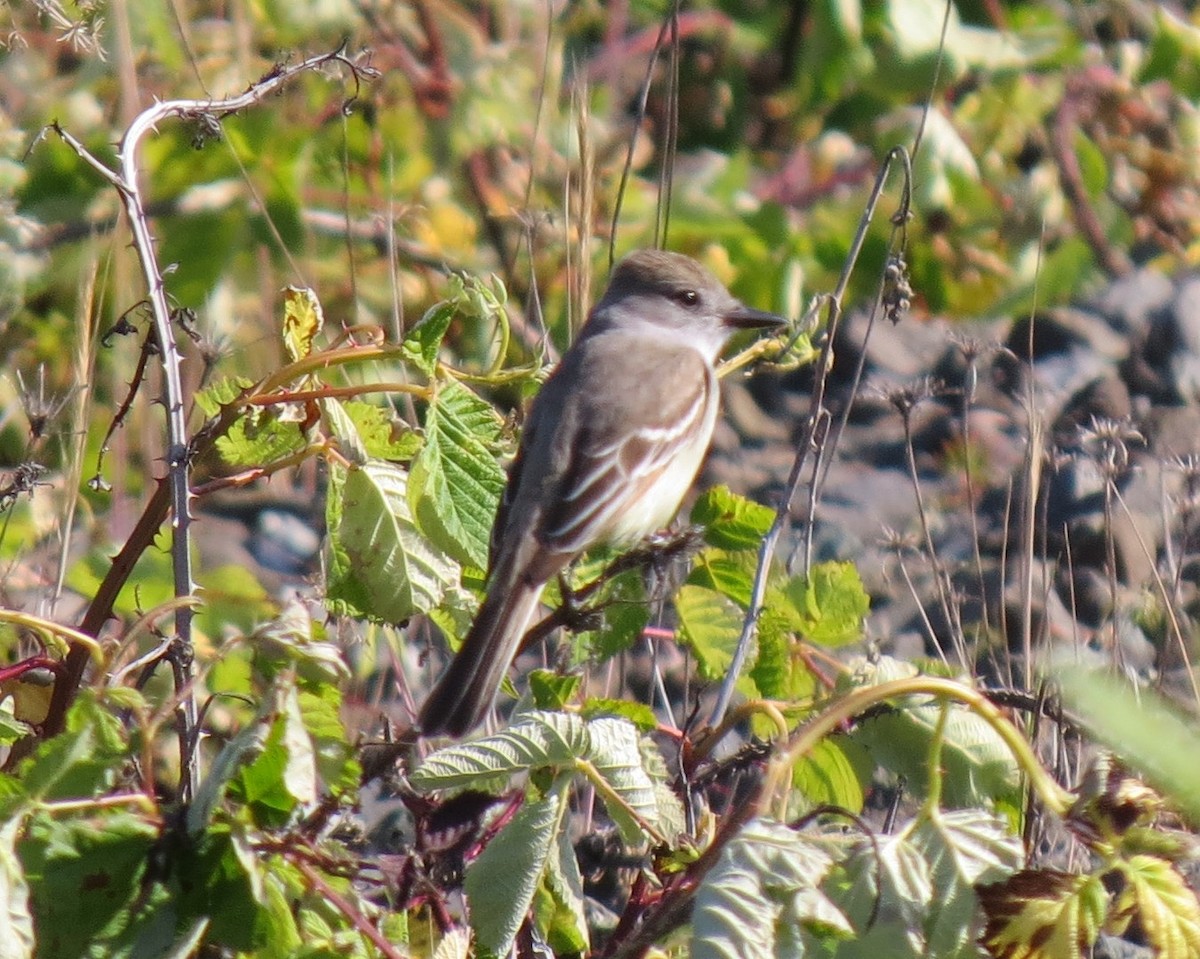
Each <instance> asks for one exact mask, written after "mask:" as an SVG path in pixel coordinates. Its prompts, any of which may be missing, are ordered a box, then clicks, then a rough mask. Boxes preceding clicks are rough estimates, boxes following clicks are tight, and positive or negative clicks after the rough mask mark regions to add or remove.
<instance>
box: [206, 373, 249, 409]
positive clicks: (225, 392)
mask: <svg viewBox="0 0 1200 959" xmlns="http://www.w3.org/2000/svg"><path fill="white" fill-rule="evenodd" d="M253 386H254V380H251V379H247V378H246V377H244V376H233V377H228V378H226V379H223V380H217V381H216V382H215V383H213V384H211V385H210V386H206V387H205V388H204V389H202V390H199V391H197V393H196V405H197V406H198V407H200V409H201V410H202V411H203V413H204V415H205V416H216V415H217V414H218V413H219V412H221V407H223V406H228V405H229V404H230V403H233V402H235V401H237V400H239V399H241V398H242V397H243V396H244V395H245V394H246V391H247V390H249V389H251V388H252V387H253Z"/></svg>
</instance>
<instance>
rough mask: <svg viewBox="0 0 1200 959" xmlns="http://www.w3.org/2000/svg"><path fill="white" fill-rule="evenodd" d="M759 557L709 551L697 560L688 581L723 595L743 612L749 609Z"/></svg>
mask: <svg viewBox="0 0 1200 959" xmlns="http://www.w3.org/2000/svg"><path fill="white" fill-rule="evenodd" d="M757 565H758V557H757V554H755V553H751V552H748V551H741V552H730V551H728V550H723V549H713V548H709V549H706V550H704V551H703V552H702V553H701V554H700V555H699V556H697V557H696V562H695V565H694V566H692V571H691V572H690V573H689V574H688V578H687V581H688V582H689V583H691V584H693V585H695V586H704V587H705V588H707V589H712V590H716V591H717V592H718V593H724V594H725V595H726V596H728V597H729V598H730V599H732V600H733V601H734V602H735V603H737V604H738V605H739V606H741V607H742V608H743V609H745V608H746V607H748V606H749V605H750V594H751V592H752V591H753V589H754V571H755V567H756V566H757Z"/></svg>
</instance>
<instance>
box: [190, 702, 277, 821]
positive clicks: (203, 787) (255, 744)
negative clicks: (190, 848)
mask: <svg viewBox="0 0 1200 959" xmlns="http://www.w3.org/2000/svg"><path fill="white" fill-rule="evenodd" d="M270 731H271V727H270V723H269V722H268V714H267V713H265V712H264V713H262V714H260V715H259V716H258V717H256V718H255V720H254V721H253V722H251V723H248V724H247V725H246V726H244V727H243V728H242V729H241V730H239V731H238V733H237V735H235V736H234V737H233V739H231V740H230V741H229V742H227V743H226V744H225V745H224V747H222V749H221V751H220V752H219V753H217V758H216V759H215V760H213V763H212V765H211V766H209V767H208V775H206V776H205V777H204V779H203V780H201V782H200V785H199V787H198V788H197V789H196V797H195V799H194V800H193V801H192V803H191V805H189V806H188V808H187V815H186V817H185V820H184V822H185V824H186V826H187V831H188V834H189V835H191V836H193V837H194V836H199V835H200V834H201V833H203V832H204V830H205V829H206V828H208V824H209V823H210V822H211V821H212V816H213V813H214V812H215V811H216V808H217V805H218V804H219V803H220V801H221V799H222V798H223V797H224V795H225V790H226V789H227V788H228V786H229V780H230V779H232V778H233V776H234V775H235V774H236V773H237V771H238V770H239V769H240V768H241V767H242V765H243V763H246V762H249V761H251V760H252V759H253V758H254V757H255V756H257V755H259V754H260V753H261V752H262V750H263V748H264V747H265V746H266V744H267V737H268V735H270Z"/></svg>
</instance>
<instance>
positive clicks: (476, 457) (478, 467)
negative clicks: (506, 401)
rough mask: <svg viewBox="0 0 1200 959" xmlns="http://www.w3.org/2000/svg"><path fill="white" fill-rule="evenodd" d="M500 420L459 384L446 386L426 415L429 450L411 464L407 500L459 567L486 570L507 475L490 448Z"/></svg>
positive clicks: (434, 540) (430, 535) (429, 533)
mask: <svg viewBox="0 0 1200 959" xmlns="http://www.w3.org/2000/svg"><path fill="white" fill-rule="evenodd" d="M500 425H501V424H500V419H499V417H498V416H497V414H496V411H495V410H493V409H492V408H491V407H490V406H489V405H488V404H487V403H485V402H484V401H483V400H481V399H480V398H479V397H478V396H476V395H475V394H474V393H472V392H471V391H470V390H468V389H467V388H466V387H465V386H463V385H461V384H459V383H449V384H447V385H446V386H444V387H442V388H441V389H440V390H439V391H438V394H437V398H436V399H435V400H434V401H433V402H432V403H431V404H430V406H429V411H428V413H427V414H426V416H425V445H424V446H423V447H422V448H421V452H420V453H418V454H417V456H416V458H415V459H414V460H413V463H412V474H411V477H410V482H409V487H408V495H409V502H410V503H411V505H412V511H413V515H414V516H415V517H416V519H417V522H418V523H419V524H420V526H421V529H422V530H423V531H424V532H425V534H426V535H427V536H428V537H429V538H430V539H431V540H432V541H433V542H434V543H436V544H437V546H438V547H439V548H440V549H442V550H444V551H445V552H446V553H448V554H449V555H450V556H453V557H454V558H455V559H457V560H458V561H459V562H460V563H463V564H466V565H470V566H474V567H476V568H477V569H486V568H487V564H488V543H489V539H490V537H491V531H492V521H493V519H494V518H495V515H496V508H497V506H498V505H499V502H500V494H501V493H502V492H503V490H504V472H503V470H501V469H500V467H499V466H497V465H496V459H495V457H494V456H493V455H492V453H491V451H490V450H489V448H488V444H489V443H493V442H495V440H496V439H497V438H498V436H499V432H500Z"/></svg>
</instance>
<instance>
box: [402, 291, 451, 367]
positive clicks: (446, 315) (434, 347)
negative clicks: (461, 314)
mask: <svg viewBox="0 0 1200 959" xmlns="http://www.w3.org/2000/svg"><path fill="white" fill-rule="evenodd" d="M456 312H457V306H456V304H455V303H454V302H453V301H449V300H447V301H443V302H441V303H438V304H436V305H435V306H433V307H431V308H430V309H429V310H428V311H427V312H426V313H425V315H424V316H423V317H421V319H420V320H419V321H418V322H417V325H416V326H414V327H413V328H412V329H411V330H409V331H408V334H407V335H406V336H405V337H404V340H403V341H402V342H401V344H400V350H401V352H402V353H403V354H404V358H405V359H406V360H408V361H409V362H410V363H412V364H413V365H414V366H415V367H416V368H417V369H419V370H420V371H421V372H422V373H424V374H425V375H426V376H433V374H434V372H435V371H436V370H437V358H438V350H439V349H440V348H441V346H442V339H443V338H444V337H445V335H446V331H447V330H448V329H450V323H451V321H452V320H453V319H454V314H455V313H456Z"/></svg>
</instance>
